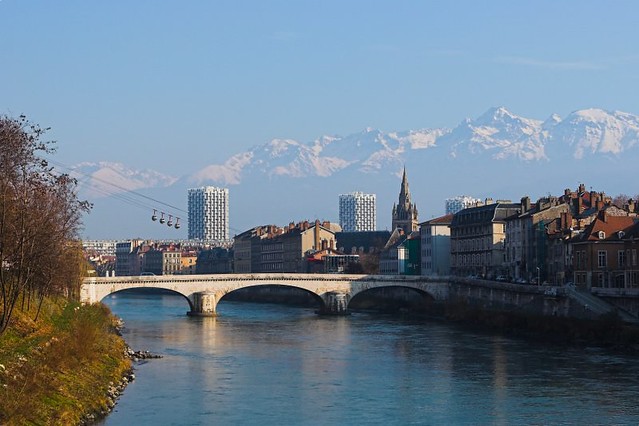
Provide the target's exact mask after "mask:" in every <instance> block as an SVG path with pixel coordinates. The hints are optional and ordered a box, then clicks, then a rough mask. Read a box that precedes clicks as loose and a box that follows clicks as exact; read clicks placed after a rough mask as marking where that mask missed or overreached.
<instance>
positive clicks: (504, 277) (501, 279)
mask: <svg viewBox="0 0 639 426" xmlns="http://www.w3.org/2000/svg"><path fill="white" fill-rule="evenodd" d="M495 281H501V282H507V281H508V277H507V276H505V275H497V278H495Z"/></svg>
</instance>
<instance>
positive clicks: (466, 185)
mask: <svg viewBox="0 0 639 426" xmlns="http://www.w3.org/2000/svg"><path fill="white" fill-rule="evenodd" d="M638 142H639V116H636V115H633V114H629V113H624V112H618V111H615V112H609V111H604V110H601V109H587V110H580V111H575V112H573V113H571V114H569V115H568V116H567V117H565V118H563V119H562V118H561V117H560V116H558V115H556V114H553V115H551V116H550V117H549V118H547V119H546V120H543V121H542V120H537V119H530V118H525V117H521V116H518V115H516V114H514V113H512V112H510V111H508V110H507V109H506V108H504V107H498V108H491V109H489V110H488V111H486V112H485V113H484V114H482V115H481V116H479V117H478V118H476V119H465V120H463V121H462V122H461V123H460V124H459V125H457V126H456V127H454V128H453V129H445V128H440V129H437V128H436V129H420V130H409V131H391V132H384V131H381V130H378V129H371V128H367V129H364V130H363V131H361V132H358V133H354V134H351V135H347V136H321V137H319V138H317V139H315V140H313V141H310V142H302V141H296V140H292V139H274V140H271V141H269V142H266V143H263V144H261V145H257V146H255V147H253V148H251V149H249V150H247V151H244V152H239V153H237V154H235V155H233V156H232V157H230V158H228V159H227V160H226V161H224V162H222V163H218V164H210V165H208V166H206V167H204V168H202V169H200V170H197V171H194V172H193V173H192V174H189V175H187V176H183V177H181V178H180V179H176V178H175V177H172V176H167V175H165V174H162V173H159V172H155V171H152V170H143V171H136V170H134V169H132V168H130V167H128V166H125V165H123V164H121V163H104V162H103V163H83V164H79V165H78V166H76V167H77V171H78V175H77V177H78V179H79V181H80V182H81V184H82V186H81V188H83V189H84V190H85V191H88V193H89V194H90V195H91V197H89V199H90V201H92V202H94V204H95V205H96V207H95V208H94V210H93V212H92V213H91V215H89V217H88V218H87V222H86V223H87V229H89V234H91V235H93V236H94V237H95V236H97V235H100V232H102V231H101V229H102V224H103V223H105V222H108V221H109V220H111V218H113V217H117V215H123V214H124V212H129V211H130V209H131V207H132V206H131V205H121V204H122V203H119V201H122V200H115V201H116V202H113V201H114V198H117V197H109V198H104V196H110V195H114V194H115V195H116V196H118V197H119V196H120V195H119V194H117V193H118V192H119V191H126V190H128V191H130V190H135V191H137V192H140V191H142V192H144V193H145V194H147V195H148V196H150V197H151V199H156V200H162V201H163V202H168V203H170V204H171V205H174V206H182V207H180V208H179V209H178V211H172V210H171V209H170V208H169V207H166V206H167V205H166V204H165V205H158V206H156V205H155V204H154V203H152V202H150V200H149V199H148V198H147V199H145V200H144V202H143V204H144V205H145V206H148V207H150V208H151V209H155V208H158V209H159V211H162V209H164V208H165V207H166V208H167V209H168V210H167V213H168V214H171V213H173V214H174V215H175V216H176V217H177V216H180V217H182V219H183V220H184V213H185V212H184V210H185V209H186V189H187V188H189V187H194V186H199V185H217V186H225V187H229V189H230V191H231V194H232V195H231V202H230V204H231V207H232V209H231V216H232V226H233V227H234V228H235V230H239V231H242V230H245V229H248V227H250V226H255V225H256V224H263V223H288V222H290V221H291V220H294V221H295V220H305V219H315V218H320V219H326V220H333V221H335V220H336V217H337V201H336V200H337V198H338V195H339V194H341V193H345V192H349V191H364V192H370V193H375V194H377V200H378V204H379V206H378V212H379V213H378V214H379V216H378V227H379V229H387V228H388V226H390V218H389V216H390V208H391V207H392V204H393V202H396V201H397V198H396V197H397V194H398V191H399V184H400V179H401V176H400V175H401V170H402V168H403V167H404V166H405V167H406V169H407V171H408V177H409V180H410V183H411V191H413V192H414V194H413V199H414V200H415V201H416V202H417V204H418V206H419V211H420V214H422V215H424V217H425V218H428V217H435V215H438V214H442V213H443V204H444V199H446V198H448V197H452V196H455V195H459V194H466V193H469V194H471V195H473V196H475V197H479V198H482V197H492V198H494V199H513V200H518V199H519V198H520V197H522V196H524V195H529V196H531V198H533V199H535V197H539V196H542V195H547V194H548V193H556V192H558V191H559V192H563V190H564V188H566V187H570V188H573V187H574V188H573V189H576V186H577V184H578V183H586V184H587V185H588V186H593V185H594V187H595V188H596V189H597V190H605V191H609V192H611V193H615V191H616V193H617V194H618V193H623V192H628V193H636V188H634V187H633V185H634V183H633V182H632V180H631V179H628V177H629V176H631V175H632V173H633V172H634V169H635V168H636V165H635V163H636V158H637V153H636V152H635V150H636V149H637V145H638ZM633 152H635V154H634V155H632V153H633ZM594 158H597V162H596V167H592V164H594V163H593V162H592V161H590V162H589V163H588V165H586V164H585V162H586V161H588V160H592V159H594ZM624 185H625V186H624ZM85 193H86V192H85ZM100 197H102V198H100ZM118 203H119V204H120V205H121V206H120V209H119V210H117V208H118ZM136 204H140V203H136ZM136 207H142V206H139V205H137V206H136ZM147 210H148V208H147ZM151 213H152V211H147V212H146V213H145V214H142V215H141V216H140V219H139V220H138V221H130V220H129V218H128V216H126V217H125V218H123V219H122V220H120V222H119V225H118V226H119V227H118V230H119V231H120V232H123V233H125V232H129V233H133V235H142V234H144V232H149V234H150V235H154V234H153V233H154V232H158V231H157V230H158V228H157V226H155V225H157V224H156V223H152V222H150V220H148V219H149V217H150V214H151ZM136 217H137V216H136ZM147 222H148V223H147ZM125 227H129V229H130V231H125ZM146 227H150V228H149V229H147V228H146ZM165 228H166V227H165ZM185 228H186V227H185ZM162 229H163V228H162ZM96 230H97V231H96ZM164 231H165V232H167V233H168V232H169V231H167V230H164ZM140 232H142V234H141V233H140ZM180 232H184V230H180ZM234 232H235V231H234ZM96 234H97V235H96ZM175 234H176V231H175V229H173V230H172V231H171V234H170V235H172V238H175ZM129 236H131V235H129ZM112 237H113V235H112Z"/></svg>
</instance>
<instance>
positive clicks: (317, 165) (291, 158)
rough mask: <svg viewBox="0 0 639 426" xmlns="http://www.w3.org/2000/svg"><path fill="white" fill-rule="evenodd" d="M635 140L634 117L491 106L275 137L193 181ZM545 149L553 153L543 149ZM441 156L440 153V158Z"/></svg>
mask: <svg viewBox="0 0 639 426" xmlns="http://www.w3.org/2000/svg"><path fill="white" fill-rule="evenodd" d="M637 142H639V117H638V116H636V115H632V114H628V113H623V112H607V111H603V110H600V109H588V110H581V111H576V112H573V113H572V114H570V115H569V116H568V117H567V118H566V119H565V120H562V119H561V118H560V117H559V116H558V115H556V114H553V115H552V116H551V117H550V118H548V119H547V120H545V121H541V120H535V119H530V118H524V117H521V116H518V115H516V114H513V113H512V112H510V111H508V110H507V109H506V108H504V107H497V108H491V109H489V110H488V111H486V112H485V113H484V114H483V115H481V116H480V117H479V118H477V119H474V120H473V119H465V120H463V121H462V122H461V123H460V124H459V125H458V126H457V127H455V128H454V129H452V130H450V129H422V130H411V131H405V132H389V133H385V132H382V131H381V130H376V129H370V128H368V129H365V130H363V131H362V132H359V133H355V134H352V135H348V136H345V137H341V136H322V137H320V138H318V139H316V140H314V141H313V142H311V143H309V144H304V143H302V142H298V141H295V140H290V139H274V140H272V141H270V142H267V143H265V144H263V145H259V146H257V147H254V148H253V149H251V150H249V151H246V152H243V153H240V154H237V155H235V156H233V157H231V158H230V159H229V160H228V161H226V162H225V163H224V164H214V165H210V166H208V167H206V168H204V169H202V170H200V171H198V172H196V173H195V174H193V175H192V176H191V182H194V183H197V184H201V183H206V182H211V183H216V184H223V185H231V184H239V183H240V182H241V181H242V178H243V177H245V176H248V175H255V174H258V175H261V176H265V177H269V178H273V177H275V176H283V177H294V178H301V177H308V176H317V177H327V176H332V175H334V174H336V173H339V172H341V171H343V170H345V169H354V170H357V171H358V172H362V173H378V172H383V171H385V170H387V169H389V168H390V169H393V170H395V171H396V170H397V168H398V167H401V165H402V164H404V163H406V161H407V160H408V159H409V158H413V157H415V156H420V157H421V156H424V158H426V157H427V156H428V155H438V158H445V157H448V158H449V159H450V160H455V159H459V158H463V157H468V156H471V157H476V156H478V155H481V156H488V157H489V158H490V159H493V160H506V159H511V160H512V159H516V160H519V161H524V162H530V161H541V160H543V161H547V160H549V161H552V160H553V158H552V157H553V156H555V157H560V156H561V157H563V156H564V155H565V154H569V155H570V156H572V157H574V158H575V159H582V158H583V157H584V156H585V155H588V154H597V153H601V154H614V155H616V154H620V153H621V152H624V151H625V150H628V149H631V148H632V147H634V146H635V145H636V144H637ZM547 146H550V147H551V149H550V151H549V150H548V149H547ZM442 154H445V155H443V156H442Z"/></svg>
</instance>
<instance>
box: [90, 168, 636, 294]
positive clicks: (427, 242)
mask: <svg viewBox="0 0 639 426" xmlns="http://www.w3.org/2000/svg"><path fill="white" fill-rule="evenodd" d="M228 196H229V193H228V189H226V188H217V187H212V186H207V187H202V188H193V189H189V190H188V236H189V239H188V240H182V241H174V240H167V241H150V240H142V239H131V240H127V241H114V240H90V241H83V247H84V251H85V254H86V256H87V259H88V260H89V261H90V262H91V263H92V264H93V266H94V273H95V274H97V275H101V276H109V275H116V276H128V275H142V274H156V275H168V274H217V273H258V272H290V273H364V274H400V275H427V276H449V275H452V276H458V277H460V276H461V277H469V278H473V279H489V280H497V281H504V282H514V283H518V284H526V285H531V284H536V285H540V284H552V285H570V286H573V285H574V286H576V287H580V288H585V289H593V288H602V289H625V288H635V287H638V286H639V266H638V265H637V248H638V247H637V245H638V244H639V239H638V238H637V237H638V236H639V224H637V213H638V211H637V202H636V201H635V200H633V199H630V198H627V197H618V199H615V200H614V202H613V199H612V198H611V197H610V196H608V195H606V194H605V193H603V192H597V191H593V190H590V191H587V190H586V187H585V185H584V184H580V185H579V186H578V188H575V189H574V190H571V189H569V188H567V189H565V191H564V193H563V194H561V195H558V196H550V195H549V196H546V197H542V198H540V199H538V200H537V201H536V202H533V201H532V200H530V198H529V197H527V196H523V197H522V198H521V199H520V200H519V202H512V201H510V200H496V201H493V200H492V199H490V198H487V199H484V200H480V199H478V198H474V197H472V196H469V195H460V196H455V197H451V198H448V199H446V200H445V210H446V214H445V215H444V216H441V217H437V218H432V219H430V220H427V221H424V222H419V219H418V210H417V206H416V205H415V204H414V203H413V202H412V201H411V193H410V189H409V185H408V177H407V173H406V170H404V173H403V176H402V181H401V183H400V191H399V196H398V201H397V202H396V203H395V204H394V205H393V206H392V224H391V231H378V230H376V226H375V224H376V214H377V206H376V195H375V194H366V193H363V192H359V191H355V192H351V193H346V194H341V195H340V196H339V199H338V203H339V224H337V223H331V222H328V221H319V220H305V221H301V222H290V223H289V224H286V225H275V224H265V225H258V226H255V227H253V228H251V229H248V230H245V231H243V232H240V233H239V234H237V235H235V236H234V237H233V238H232V239H231V238H229V226H228V223H229V201H228V200H229V198H228Z"/></svg>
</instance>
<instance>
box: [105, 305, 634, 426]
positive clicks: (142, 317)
mask: <svg viewBox="0 0 639 426" xmlns="http://www.w3.org/2000/svg"><path fill="white" fill-rule="evenodd" d="M104 302H105V303H106V304H107V305H108V306H110V307H111V309H112V311H113V312H114V313H115V314H116V315H118V316H120V317H121V318H123V319H124V321H125V329H124V337H125V339H126V340H127V342H128V343H129V345H130V346H131V347H132V348H133V349H135V350H149V351H151V352H154V353H158V354H161V355H162V356H163V358H161V359H152V360H148V361H147V362H143V363H139V364H137V365H136V367H135V370H136V371H135V373H136V380H135V381H134V382H133V383H131V384H130V385H129V386H128V387H127V388H126V390H125V392H124V393H123V395H122V396H121V398H120V399H119V401H118V404H117V405H116V407H115V409H114V411H113V412H112V413H111V414H110V415H109V416H108V417H107V418H106V419H105V420H104V422H103V424H105V425H133V424H135V425H212V424H216V425H257V424H259V425H282V424H285V425H296V424H299V425H354V424H366V425H377V424H379V425H382V424H383V425H410V424H415V425H422V424H423V425H430V424H433V425H439V424H492V425H507V424H575V425H576V424H579V425H581V424H639V404H638V403H637V401H639V362H638V360H639V357H636V356H630V355H624V354H619V353H614V352H610V351H608V350H604V349H599V348H581V347H574V346H558V345H557V344H545V343H543V342H536V341H535V342H531V341H526V340H523V339H518V338H509V337H504V336H501V335H498V334H493V333H482V332H476V331H471V330H468V329H467V328H464V327H461V326H459V325H456V324H451V323H448V322H445V321H440V320H419V321H417V320H408V319H403V318H397V317H391V316H380V315H373V314H353V315H350V316H348V317H319V316H317V315H316V314H315V313H314V311H313V309H308V308H297V307H290V306H283V305H273V304H254V303H242V302H227V301H222V302H220V304H219V305H218V317H216V318H194V317H188V316H186V315H185V312H186V311H187V310H188V305H187V303H186V301H185V300H184V299H183V298H182V297H181V296H174V295H169V294H134V293H118V294H116V295H112V296H110V297H108V298H107V299H105V300H104Z"/></svg>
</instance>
